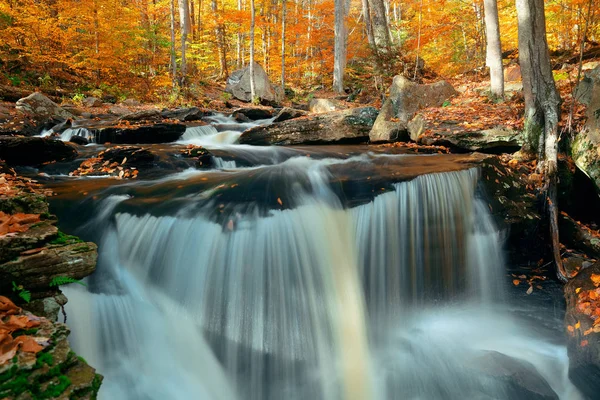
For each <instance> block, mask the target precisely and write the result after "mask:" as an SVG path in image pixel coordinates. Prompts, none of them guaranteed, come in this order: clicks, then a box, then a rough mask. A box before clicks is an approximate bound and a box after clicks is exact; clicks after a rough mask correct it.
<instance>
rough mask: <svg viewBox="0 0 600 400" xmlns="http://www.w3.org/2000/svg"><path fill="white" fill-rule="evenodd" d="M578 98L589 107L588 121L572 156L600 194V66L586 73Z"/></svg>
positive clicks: (577, 137)
mask: <svg viewBox="0 0 600 400" xmlns="http://www.w3.org/2000/svg"><path fill="white" fill-rule="evenodd" d="M576 96H577V98H578V100H579V101H581V102H582V103H584V104H586V105H587V117H588V120H587V123H586V125H585V128H584V129H583V130H582V131H581V132H579V133H578V134H577V135H576V136H575V138H574V140H573V142H572V143H571V155H572V156H573V161H575V164H576V165H577V167H578V168H579V169H580V170H581V171H583V172H584V173H585V174H586V175H587V176H589V177H590V179H592V181H593V182H594V184H595V185H596V189H597V190H598V192H599V193H600V66H598V67H596V68H595V69H593V70H592V71H589V72H587V73H586V75H585V78H584V80H583V81H582V83H581V84H580V85H579V86H578V89H577V93H576Z"/></svg>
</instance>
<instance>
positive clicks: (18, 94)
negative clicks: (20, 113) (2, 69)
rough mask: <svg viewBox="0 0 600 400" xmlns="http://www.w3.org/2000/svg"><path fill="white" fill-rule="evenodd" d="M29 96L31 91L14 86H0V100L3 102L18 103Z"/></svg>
mask: <svg viewBox="0 0 600 400" xmlns="http://www.w3.org/2000/svg"><path fill="white" fill-rule="evenodd" d="M30 94H31V90H25V89H21V88H18V87H15V86H6V85H0V98H1V99H2V100H4V101H18V100H19V99H22V98H23V97H27V96H29V95H30Z"/></svg>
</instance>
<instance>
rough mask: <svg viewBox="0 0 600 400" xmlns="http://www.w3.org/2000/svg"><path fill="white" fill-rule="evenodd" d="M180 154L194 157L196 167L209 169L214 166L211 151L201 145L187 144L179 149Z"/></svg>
mask: <svg viewBox="0 0 600 400" xmlns="http://www.w3.org/2000/svg"><path fill="white" fill-rule="evenodd" d="M181 155H182V156H183V157H186V158H194V159H196V168H200V169H210V168H214V166H215V158H214V156H213V155H212V153H211V152H210V151H208V150H206V149H205V148H204V147H202V146H194V145H189V146H187V148H186V149H185V150H182V151H181Z"/></svg>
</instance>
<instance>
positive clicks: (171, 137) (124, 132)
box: [90, 123, 186, 144]
mask: <svg viewBox="0 0 600 400" xmlns="http://www.w3.org/2000/svg"><path fill="white" fill-rule="evenodd" d="M185 129H186V127H185V125H183V124H171V123H160V124H145V125H132V126H127V127H119V126H107V127H98V128H92V129H90V130H91V131H93V132H94V134H95V137H96V143H100V144H101V143H115V144H140V143H170V142H175V141H176V140H178V139H179V138H180V137H181V135H183V134H184V132H185Z"/></svg>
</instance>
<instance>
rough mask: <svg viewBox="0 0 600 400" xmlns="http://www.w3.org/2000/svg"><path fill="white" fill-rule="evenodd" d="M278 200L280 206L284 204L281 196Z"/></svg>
mask: <svg viewBox="0 0 600 400" xmlns="http://www.w3.org/2000/svg"><path fill="white" fill-rule="evenodd" d="M277 202H278V203H279V205H280V206H282V205H283V201H281V199H280V198H279V197H278V198H277Z"/></svg>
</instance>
